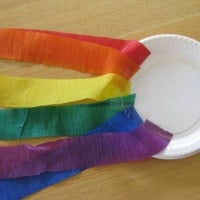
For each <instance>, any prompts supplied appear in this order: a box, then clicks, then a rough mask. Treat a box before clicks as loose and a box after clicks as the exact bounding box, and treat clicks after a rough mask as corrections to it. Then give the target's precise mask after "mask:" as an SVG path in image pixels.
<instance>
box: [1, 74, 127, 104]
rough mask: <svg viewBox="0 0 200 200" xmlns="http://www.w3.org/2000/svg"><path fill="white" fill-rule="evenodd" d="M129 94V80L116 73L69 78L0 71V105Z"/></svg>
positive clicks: (69, 100)
mask: <svg viewBox="0 0 200 200" xmlns="http://www.w3.org/2000/svg"><path fill="white" fill-rule="evenodd" d="M128 94H130V82H129V81H128V80H126V79H124V78H122V77H121V76H118V75H116V74H106V75H102V76H99V77H94V78H88V79H86V78H85V79H70V80H65V79H39V78H19V77H11V76H4V75H0V107H36V106H43V105H56V104H69V103H77V102H80V101H87V102H95V101H102V100H105V99H108V98H114V97H118V96H124V95H128Z"/></svg>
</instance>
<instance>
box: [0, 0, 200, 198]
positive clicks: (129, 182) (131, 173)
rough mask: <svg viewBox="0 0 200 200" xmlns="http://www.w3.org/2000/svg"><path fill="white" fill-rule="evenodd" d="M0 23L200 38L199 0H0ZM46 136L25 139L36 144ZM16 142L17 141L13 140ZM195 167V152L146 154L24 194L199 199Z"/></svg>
mask: <svg viewBox="0 0 200 200" xmlns="http://www.w3.org/2000/svg"><path fill="white" fill-rule="evenodd" d="M0 25H1V27H24V28H35V29H49V30H58V31H65V32H75V33H80V34H89V35H100V36H110V37H116V38H124V39H132V38H135V39H142V38H144V37H147V36H150V35H154V34H161V33H176V34H183V35H186V36H190V37H192V38H195V39H197V40H200V1H199V0H190V1H185V0H178V1H172V0H165V1H160V0H140V1H137V0H124V1H121V0H99V1H95V0H85V1H80V0H71V1H70V0H56V1H54V0H48V1H47V0H46V1H45V0H35V1H27V0H6V1H0ZM0 63H1V65H0V72H1V73H4V74H9V75H20V76H32V77H51V78H63V77H77V76H79V77H80V76H89V75H87V74H81V73H77V72H73V71H70V70H63V69H54V68H49V67H46V66H42V65H40V66H39V67H38V66H37V65H33V64H27V63H17V62H8V61H5V60H1V61H0ZM46 140H47V139H45V140H44V139H43V140H38V139H36V140H33V141H26V142H29V143H32V144H36V143H41V142H44V141H46ZM48 140H50V139H48ZM16 143H20V142H19V141H13V142H12V144H16ZM8 144H11V142H3V141H1V142H0V145H8ZM199 169H200V154H198V155H196V156H193V157H190V158H187V159H182V160H174V161H165V160H157V159H149V160H146V161H143V162H136V163H124V164H118V165H112V166H106V167H97V168H92V169H88V170H85V171H84V172H83V173H81V174H79V175H77V176H75V177H73V178H71V179H69V180H66V181H63V182H61V183H59V184H57V185H54V186H51V187H49V188H47V189H45V190H42V191H40V192H38V193H37V194H33V195H32V196H30V197H28V198H27V199H43V200H44V199H48V200H49V199H52V200H53V199H55V200H57V199H59V200H61V199H63V200H68V199H70V200H79V199H80V200H100V199H106V200H113V199H114V200H131V199H134V200H136V199H141V200H145V199H162V200H165V199H166V200H171V199H174V200H178V199H181V200H184V199H187V200H188V199H191V200H195V199H197V200H198V199H200V172H199ZM0 199H1V197H0Z"/></svg>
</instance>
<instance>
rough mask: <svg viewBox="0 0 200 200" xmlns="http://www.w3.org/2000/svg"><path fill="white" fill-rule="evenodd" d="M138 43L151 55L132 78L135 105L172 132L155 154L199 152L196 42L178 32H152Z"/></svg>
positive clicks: (199, 45) (199, 67) (198, 53)
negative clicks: (161, 149) (160, 150)
mask: <svg viewBox="0 0 200 200" xmlns="http://www.w3.org/2000/svg"><path fill="white" fill-rule="evenodd" d="M141 42H142V43H143V44H144V45H145V46H147V47H148V48H149V49H150V51H151V55H150V56H149V57H148V58H147V59H146V61H145V62H144V63H143V64H142V66H141V69H140V71H139V72H138V73H137V74H136V75H135V76H134V77H133V78H132V80H131V81H132V92H133V93H136V102H135V107H136V109H137V111H138V112H139V114H140V115H141V117H142V118H143V120H145V119H149V120H151V121H152V122H154V123H156V124H157V125H159V126H160V127H162V128H163V129H165V130H168V131H170V132H172V133H173V138H172V140H171V142H170V144H169V145H168V147H167V148H166V149H165V150H163V151H162V152H160V153H159V154H157V155H155V157H156V158H161V159H177V158H183V157H187V156H190V155H193V154H195V153H197V152H199V151H200V43H199V42H198V41H195V40H193V39H191V38H188V37H184V36H180V35H170V34H167V35H156V36H152V37H148V38H145V39H143V40H141Z"/></svg>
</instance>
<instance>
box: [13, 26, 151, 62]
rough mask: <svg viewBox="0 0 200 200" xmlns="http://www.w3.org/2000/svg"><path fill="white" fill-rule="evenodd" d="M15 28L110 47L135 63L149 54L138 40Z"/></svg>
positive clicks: (141, 60)
mask: <svg viewBox="0 0 200 200" xmlns="http://www.w3.org/2000/svg"><path fill="white" fill-rule="evenodd" d="M15 30H24V31H32V32H40V33H49V34H54V35H58V36H62V37H68V38H74V39H78V40H82V41H86V42H92V43H96V44H100V45H104V46H108V47H112V48H114V49H117V50H119V51H121V52H122V53H123V54H125V55H127V56H128V57H129V58H131V59H132V60H133V61H134V62H135V63H136V64H137V65H141V64H142V62H143V61H144V60H145V59H146V58H147V57H148V56H149V55H150V51H149V50H148V49H147V48H146V47H145V46H144V45H143V44H142V43H140V42H139V41H137V40H131V41H128V40H122V39H114V38H107V37H98V36H89V35H79V34H74V33H63V32H56V31H46V30H34V29H32V30H31V29H15Z"/></svg>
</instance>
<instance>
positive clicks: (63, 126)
mask: <svg viewBox="0 0 200 200" xmlns="http://www.w3.org/2000/svg"><path fill="white" fill-rule="evenodd" d="M134 101H135V94H133V95H129V96H123V97H118V98H114V99H109V100H106V101H103V102H99V103H92V104H77V105H68V106H45V107H35V108H21V109H3V110H0V139H1V140H11V139H20V138H35V137H46V136H48V137H50V136H77V135H83V134H85V133H86V132H88V131H90V130H92V129H94V128H95V127H98V126H99V125H100V124H102V123H104V122H105V121H107V120H108V119H110V118H111V117H113V116H114V115H115V114H117V113H118V112H120V111H122V110H124V109H125V108H128V107H130V106H133V104H134Z"/></svg>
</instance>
